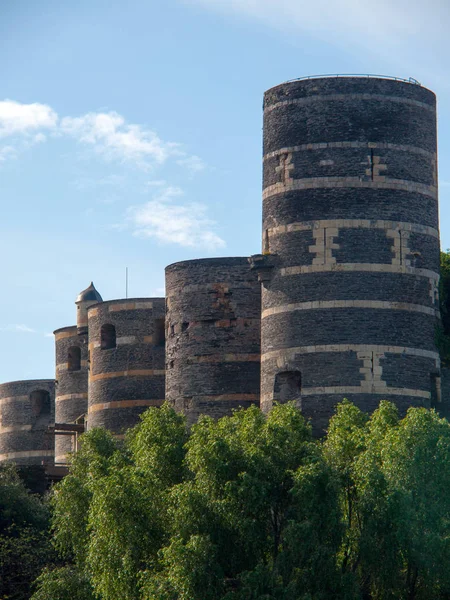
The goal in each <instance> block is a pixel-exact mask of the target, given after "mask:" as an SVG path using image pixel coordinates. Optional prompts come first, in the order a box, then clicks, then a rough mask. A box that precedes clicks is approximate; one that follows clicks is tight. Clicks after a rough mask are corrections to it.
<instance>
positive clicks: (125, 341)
mask: <svg viewBox="0 0 450 600" xmlns="http://www.w3.org/2000/svg"><path fill="white" fill-rule="evenodd" d="M135 344H153V336H152V335H144V336H142V337H140V336H137V335H123V336H120V337H117V338H116V345H117V346H127V345H135ZM101 347H102V343H101V342H100V341H98V342H91V343H90V344H89V350H93V349H97V348H101Z"/></svg>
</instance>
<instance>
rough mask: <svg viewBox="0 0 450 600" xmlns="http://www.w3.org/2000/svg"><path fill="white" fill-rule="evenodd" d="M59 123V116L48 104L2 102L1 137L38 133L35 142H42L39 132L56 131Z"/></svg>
mask: <svg viewBox="0 0 450 600" xmlns="http://www.w3.org/2000/svg"><path fill="white" fill-rule="evenodd" d="M57 122H58V115H57V114H56V112H55V111H54V110H53V109H52V108H51V107H50V106H48V105H46V104H38V103H34V104H21V103H20V102H16V101H14V100H3V101H0V137H7V136H13V135H18V134H34V133H36V132H38V133H37V136H36V137H35V141H41V139H42V138H41V135H42V134H40V133H39V130H41V129H54V128H55V127H56V124H57Z"/></svg>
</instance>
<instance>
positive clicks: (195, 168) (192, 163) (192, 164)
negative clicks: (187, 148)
mask: <svg viewBox="0 0 450 600" xmlns="http://www.w3.org/2000/svg"><path fill="white" fill-rule="evenodd" d="M177 164H178V165H180V166H182V167H186V168H187V169H188V171H190V172H191V174H194V173H199V172H200V171H203V170H204V169H206V163H205V162H204V161H203V160H202V159H201V158H200V157H199V156H195V155H192V156H187V157H186V158H180V159H179V160H177Z"/></svg>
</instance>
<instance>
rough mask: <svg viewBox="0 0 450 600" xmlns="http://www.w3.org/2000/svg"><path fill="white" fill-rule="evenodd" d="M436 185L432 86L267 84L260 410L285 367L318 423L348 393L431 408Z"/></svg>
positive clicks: (366, 400) (359, 81) (364, 400)
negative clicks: (269, 257) (268, 270)
mask: <svg viewBox="0 0 450 600" xmlns="http://www.w3.org/2000/svg"><path fill="white" fill-rule="evenodd" d="M436 185H437V181H436V112H435V96H434V94H433V93H432V92H430V91H429V90H426V89H425V88H423V87H421V86H419V85H414V84H410V83H404V82H400V81H394V80H385V79H374V78H362V77H361V78H355V77H344V78H319V79H312V80H303V81H295V82H291V83H286V84H282V85H280V86H277V87H275V88H272V89H271V90H269V91H268V92H266V94H265V98H264V176H263V188H264V192H263V240H264V239H266V238H267V236H268V237H269V248H270V252H271V253H272V254H274V255H275V257H274V265H275V267H274V270H273V273H272V276H271V279H270V281H269V282H267V283H266V284H265V285H264V287H263V293H262V317H263V318H262V332H261V336H262V340H261V342H262V370H261V381H262V383H261V405H262V407H263V408H264V409H265V410H269V409H270V407H271V406H272V403H273V401H274V400H277V399H279V398H277V394H278V393H279V392H278V391H277V390H278V387H279V384H278V383H277V381H280V380H282V381H284V382H286V381H288V377H287V375H286V374H287V373H289V372H291V373H295V374H296V377H295V378H291V379H290V380H289V381H291V382H293V381H297V382H298V381H300V380H301V390H294V389H292V390H291V394H292V396H293V397H295V399H297V400H298V402H299V403H301V406H302V410H303V411H304V413H305V415H306V416H307V417H309V418H311V419H312V421H313V424H314V426H315V428H316V430H317V431H320V430H323V429H324V428H325V427H326V425H327V423H328V420H329V418H330V416H331V414H332V412H333V409H334V405H335V404H336V402H338V401H339V400H342V398H343V397H344V395H345V396H347V397H349V398H350V399H352V400H355V401H356V402H357V404H358V405H359V406H361V408H363V409H365V410H372V409H373V408H374V407H375V406H376V405H377V403H378V402H379V400H381V399H382V398H387V399H392V400H393V401H394V402H395V403H396V404H397V405H398V406H399V407H400V408H401V410H402V411H403V410H404V409H405V408H406V407H407V406H408V405H426V406H427V405H429V404H430V402H431V396H432V393H433V390H432V387H433V385H434V379H433V378H434V377H435V375H436V373H437V372H438V370H439V359H438V355H437V352H436V348H435V342H434V333H435V325H436V322H437V318H438V311H437V309H438V302H437V294H436V282H437V279H438V274H439V236H438V205H437V189H436ZM324 345H328V346H329V347H330V349H332V347H333V346H335V347H336V349H337V350H338V351H336V352H331V351H327V352H321V351H320V347H321V346H324ZM349 345H350V346H353V347H354V348H355V349H354V350H351V349H348V350H347V349H345V350H344V348H347V347H349ZM393 346H396V347H397V350H396V351H395V352H389V349H390V347H393ZM305 347H308V348H317V351H316V350H311V351H310V352H309V353H304V352H303V351H302V350H301V349H302V348H305ZM374 347H377V350H376V351H374V350H373V348H374ZM399 347H401V348H404V349H405V351H404V352H405V353H401V352H399V351H398V348H399ZM295 348H297V349H299V351H298V353H296V352H295ZM414 350H417V351H419V350H423V351H424V353H425V355H422V356H420V355H414V354H413V352H414ZM277 351H278V354H277ZM427 353H428V354H427ZM266 354H267V356H266ZM280 378H281V379H280ZM277 386H278V387H277ZM285 393H286V390H284V391H283V394H284V395H285Z"/></svg>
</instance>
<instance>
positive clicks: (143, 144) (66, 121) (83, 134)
mask: <svg viewBox="0 0 450 600" xmlns="http://www.w3.org/2000/svg"><path fill="white" fill-rule="evenodd" d="M61 131H62V132H63V133H65V134H67V135H71V136H73V137H75V138H76V139H77V140H78V141H80V142H84V143H86V144H88V145H90V146H92V147H93V148H94V149H95V150H96V151H97V152H98V153H100V154H102V155H103V156H105V157H106V158H108V159H118V160H120V161H123V162H135V163H138V164H139V165H140V166H150V165H152V164H163V163H164V162H165V161H166V160H167V159H168V158H169V156H171V155H173V154H176V153H177V151H178V147H179V145H178V144H175V143H171V142H164V141H163V140H162V139H161V138H160V137H159V136H158V135H157V134H156V133H155V132H154V131H151V130H150V129H146V128H145V127H143V126H141V125H133V124H128V123H126V121H125V119H124V117H122V116H121V115H119V114H118V113H116V112H109V113H88V114H86V115H83V116H81V117H65V118H63V119H62V120H61Z"/></svg>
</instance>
